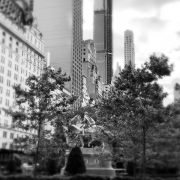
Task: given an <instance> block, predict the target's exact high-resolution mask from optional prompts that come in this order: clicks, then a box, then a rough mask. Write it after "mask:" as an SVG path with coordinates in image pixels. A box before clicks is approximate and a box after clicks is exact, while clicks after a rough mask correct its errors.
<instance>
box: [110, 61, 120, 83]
mask: <svg viewBox="0 0 180 180" xmlns="http://www.w3.org/2000/svg"><path fill="white" fill-rule="evenodd" d="M120 72H121V66H119V63H118V62H117V66H116V70H115V72H114V75H113V77H112V82H111V84H112V85H114V82H115V81H116V77H118V76H119V73H120Z"/></svg>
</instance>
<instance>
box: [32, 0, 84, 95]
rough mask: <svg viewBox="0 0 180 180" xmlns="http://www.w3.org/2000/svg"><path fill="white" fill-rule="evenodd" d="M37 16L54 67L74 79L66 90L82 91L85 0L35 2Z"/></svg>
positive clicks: (72, 91)
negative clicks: (83, 3)
mask: <svg viewBox="0 0 180 180" xmlns="http://www.w3.org/2000/svg"><path fill="white" fill-rule="evenodd" d="M34 3H35V6H34V11H35V12H34V14H35V16H36V17H37V18H38V25H39V28H40V30H41V31H42V33H43V36H44V41H45V44H46V46H45V50H46V51H48V52H50V53H51V65H52V66H53V67H54V68H55V69H57V68H59V67H61V68H62V70H63V72H66V74H67V75H69V76H71V82H70V83H68V84H67V85H66V88H67V89H69V90H70V92H71V93H74V94H75V95H80V94H81V90H82V37H83V34H82V33H83V32H82V19H83V18H82V17H83V12H82V0H35V1H34Z"/></svg>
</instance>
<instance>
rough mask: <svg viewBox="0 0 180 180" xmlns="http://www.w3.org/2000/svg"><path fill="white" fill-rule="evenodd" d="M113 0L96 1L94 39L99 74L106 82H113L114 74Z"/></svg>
mask: <svg viewBox="0 0 180 180" xmlns="http://www.w3.org/2000/svg"><path fill="white" fill-rule="evenodd" d="M112 6H113V5H112V0H95V1H94V30H93V40H94V43H95V47H96V59H97V65H98V68H99V75H100V76H101V77H102V80H103V82H104V83H105V84H111V79H112V75H113V68H112V66H113V54H112V53H113V45H112V41H113V37H112V34H113V33H112Z"/></svg>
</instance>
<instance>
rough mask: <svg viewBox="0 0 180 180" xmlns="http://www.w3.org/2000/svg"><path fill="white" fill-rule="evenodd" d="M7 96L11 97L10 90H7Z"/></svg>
mask: <svg viewBox="0 0 180 180" xmlns="http://www.w3.org/2000/svg"><path fill="white" fill-rule="evenodd" d="M6 96H8V97H9V96H10V90H9V89H6Z"/></svg>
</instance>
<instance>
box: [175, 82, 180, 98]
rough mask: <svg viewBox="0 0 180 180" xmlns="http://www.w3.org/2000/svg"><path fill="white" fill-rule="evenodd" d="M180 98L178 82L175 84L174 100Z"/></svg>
mask: <svg viewBox="0 0 180 180" xmlns="http://www.w3.org/2000/svg"><path fill="white" fill-rule="evenodd" d="M179 99H180V90H179V85H178V83H176V84H175V86H174V101H177V100H179Z"/></svg>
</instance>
